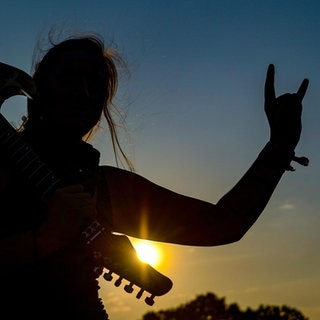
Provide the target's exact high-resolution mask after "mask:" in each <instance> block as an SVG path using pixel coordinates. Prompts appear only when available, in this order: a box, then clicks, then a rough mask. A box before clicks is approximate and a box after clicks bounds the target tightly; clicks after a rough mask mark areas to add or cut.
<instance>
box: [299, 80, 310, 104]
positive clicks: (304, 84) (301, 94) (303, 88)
mask: <svg viewBox="0 0 320 320" xmlns="http://www.w3.org/2000/svg"><path fill="white" fill-rule="evenodd" d="M308 85H309V80H308V79H303V81H302V83H301V85H300V88H299V89H298V91H297V97H298V99H299V101H300V102H302V99H303V98H304V95H305V94H306V92H307V89H308Z"/></svg>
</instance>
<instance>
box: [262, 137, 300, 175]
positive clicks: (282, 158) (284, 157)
mask: <svg viewBox="0 0 320 320" xmlns="http://www.w3.org/2000/svg"><path fill="white" fill-rule="evenodd" d="M294 157H295V152H294V149H293V148H290V147H288V146H284V145H281V144H276V143H274V142H270V141H269V142H268V143H267V144H266V146H265V147H264V148H263V149H262V151H261V152H260V154H259V156H258V160H260V161H261V162H263V163H264V165H265V166H267V167H270V168H273V169H280V170H288V171H293V170H294V169H293V168H292V167H291V165H290V163H291V161H292V160H294Z"/></svg>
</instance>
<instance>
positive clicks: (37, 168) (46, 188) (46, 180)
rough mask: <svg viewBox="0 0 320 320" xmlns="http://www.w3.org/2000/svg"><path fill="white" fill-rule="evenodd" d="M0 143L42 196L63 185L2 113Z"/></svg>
mask: <svg viewBox="0 0 320 320" xmlns="http://www.w3.org/2000/svg"><path fill="white" fill-rule="evenodd" d="M0 143H1V144H2V145H4V146H5V147H6V149H7V151H8V153H9V156H10V159H11V160H12V161H13V162H14V164H15V166H16V167H17V168H18V169H19V170H20V172H21V173H22V174H23V175H24V176H25V177H27V179H28V180H29V181H30V183H31V184H32V185H33V186H34V187H35V188H36V191H37V192H38V193H39V194H40V195H41V196H46V195H47V194H49V193H50V192H52V191H53V190H54V189H55V188H57V187H58V186H59V185H62V181H61V180H60V179H59V178H58V177H56V176H55V175H54V173H53V172H52V171H51V170H50V169H49V168H48V167H47V166H46V164H45V163H44V162H43V161H41V159H40V158H39V156H38V155H37V154H36V153H35V152H34V151H33V149H32V148H30V146H29V145H28V144H27V143H26V142H25V141H24V140H23V139H22V138H21V137H20V135H19V134H18V133H17V131H16V130H15V129H14V128H13V127H12V126H11V125H10V124H9V123H8V121H7V120H6V119H5V117H4V116H3V115H2V114H0Z"/></svg>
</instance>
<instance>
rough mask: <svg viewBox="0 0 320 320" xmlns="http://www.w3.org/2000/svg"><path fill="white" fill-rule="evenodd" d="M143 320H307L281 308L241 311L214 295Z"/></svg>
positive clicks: (149, 314)
mask: <svg viewBox="0 0 320 320" xmlns="http://www.w3.org/2000/svg"><path fill="white" fill-rule="evenodd" d="M143 320H308V318H306V317H305V316H304V315H303V314H302V313H301V312H300V311H298V310H296V309H294V308H291V307H288V306H286V305H283V306H280V307H279V306H265V305H260V306H259V307H258V308H257V309H256V310H254V309H251V308H247V309H246V310H244V311H242V310H241V309H240V308H239V306H238V305H237V304H236V303H232V304H230V305H227V304H226V303H225V298H218V297H217V296H216V295H215V294H214V293H211V292H209V293H207V294H206V295H198V296H196V299H195V300H192V301H191V302H188V303H186V304H183V305H180V306H179V307H177V308H171V309H167V310H160V311H158V312H148V313H146V314H145V315H144V316H143Z"/></svg>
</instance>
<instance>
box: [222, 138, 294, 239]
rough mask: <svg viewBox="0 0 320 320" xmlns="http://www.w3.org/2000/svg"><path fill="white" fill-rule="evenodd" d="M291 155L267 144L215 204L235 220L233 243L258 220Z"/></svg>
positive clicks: (287, 168) (290, 152)
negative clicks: (235, 182)
mask: <svg viewBox="0 0 320 320" xmlns="http://www.w3.org/2000/svg"><path fill="white" fill-rule="evenodd" d="M293 156H294V152H293V151H292V150H285V149H283V148H281V147H280V146H275V145H272V144H270V143H268V144H267V145H266V146H265V147H264V148H263V150H262V151H261V153H260V154H259V156H258V158H257V159H256V161H255V162H254V163H253V164H252V166H251V167H250V168H249V170H248V171H247V172H246V173H245V174H244V176H243V177H242V178H241V179H240V181H239V182H238V183H237V184H236V185H235V186H234V187H233V188H232V189H231V190H230V191H229V192H228V193H227V194H226V195H225V196H223V197H222V198H221V199H220V200H219V201H218V203H217V206H218V207H219V208H221V209H222V211H224V212H228V214H230V215H232V217H233V218H234V224H236V226H234V229H235V230H237V232H236V234H235V235H234V237H235V240H238V239H240V238H241V237H242V236H243V235H244V234H245V233H246V232H247V231H248V229H249V228H250V227H251V226H252V225H253V224H254V222H255V221H256V220H257V219H258V217H259V216H260V214H261V213H262V212H263V210H264V209H265V207H266V205H267V203H268V202H269V200H270V198H271V196H272V194H273V192H274V190H275V188H276V186H277V185H278V183H279V181H280V179H281V177H282V175H283V174H284V172H285V171H286V170H290V162H291V160H292V158H293Z"/></svg>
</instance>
